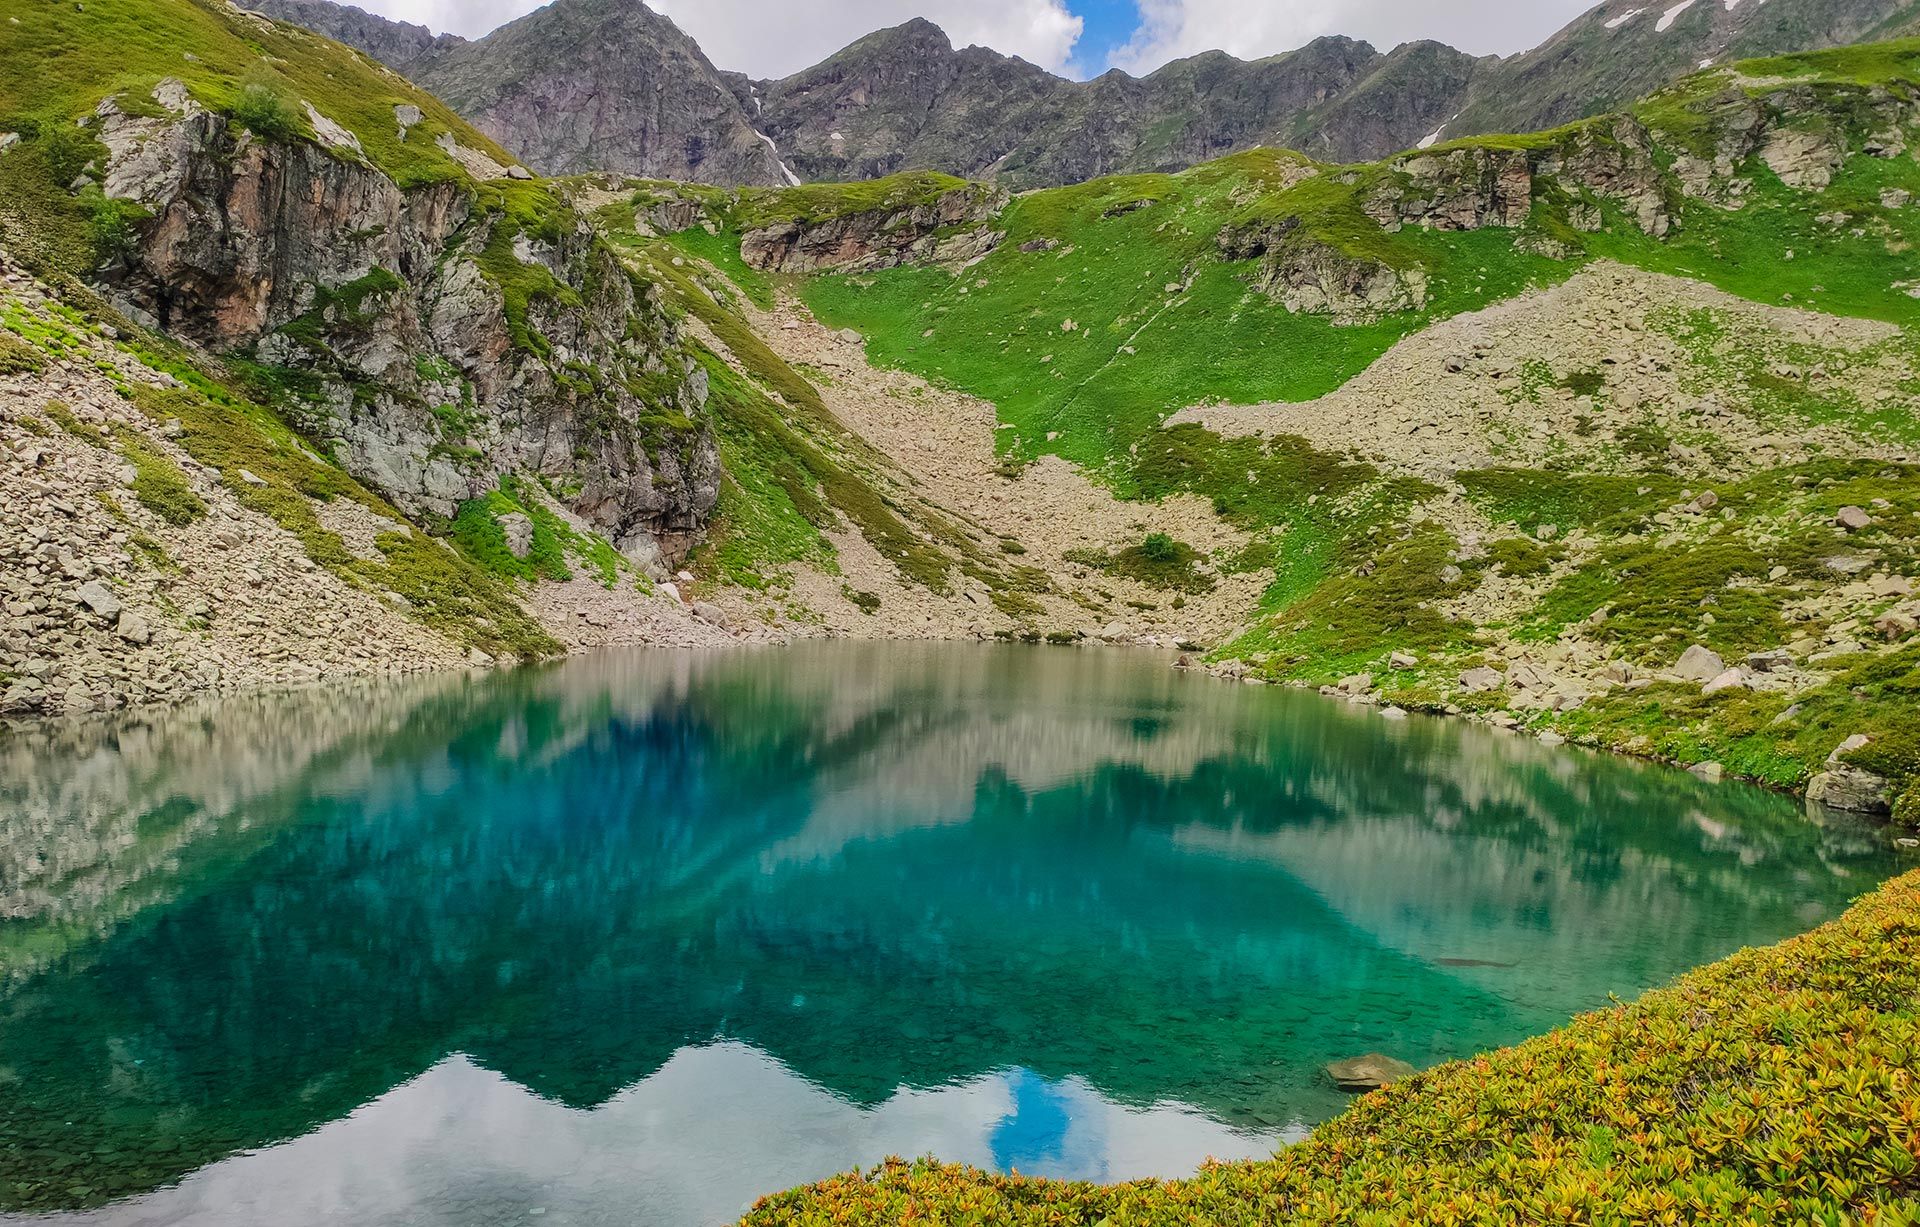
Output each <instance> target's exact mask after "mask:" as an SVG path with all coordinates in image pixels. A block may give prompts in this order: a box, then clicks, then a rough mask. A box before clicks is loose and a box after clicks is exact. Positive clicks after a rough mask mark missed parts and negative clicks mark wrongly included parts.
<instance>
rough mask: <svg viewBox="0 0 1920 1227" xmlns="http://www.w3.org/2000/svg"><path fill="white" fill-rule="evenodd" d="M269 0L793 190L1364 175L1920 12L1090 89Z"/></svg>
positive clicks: (898, 34)
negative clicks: (1375, 162) (414, 26)
mask: <svg viewBox="0 0 1920 1227" xmlns="http://www.w3.org/2000/svg"><path fill="white" fill-rule="evenodd" d="M275 2H276V3H283V4H297V5H298V6H299V12H298V13H296V12H295V11H294V10H293V9H276V10H274V11H275V12H276V13H277V14H281V15H285V16H287V17H288V18H289V19H293V20H301V19H302V18H301V16H300V14H302V13H305V14H311V21H312V23H313V24H314V25H315V28H319V29H322V30H323V31H324V32H326V33H329V34H334V35H336V36H338V37H341V38H342V39H343V41H346V42H348V43H351V44H352V45H355V46H358V47H361V48H362V49H364V50H366V51H368V52H369V53H370V54H373V55H375V56H376V57H379V58H382V59H385V60H386V62H388V63H389V64H392V65H393V66H395V67H396V68H401V69H402V70H403V71H407V72H410V73H412V74H413V75H414V76H415V77H416V79H417V80H419V81H420V82H421V83H422V84H424V85H425V86H426V87H427V88H429V89H431V90H433V91H434V92H435V93H437V94H439V95H440V96H441V97H443V98H445V99H446V100H448V101H449V102H450V103H452V104H453V105H454V107H455V109H456V110H459V111H460V112H461V113H462V114H464V115H466V116H467V117H468V118H469V119H472V120H473V121H474V122H475V123H476V124H478V125H479V126H480V127H481V128H482V129H483V130H484V131H486V132H487V133H488V134H489V135H491V136H493V137H495V138H496V139H497V140H499V141H500V142H501V144H503V145H504V146H506V147H507V148H508V149H511V150H512V151H513V152H514V153H515V154H517V155H519V156H521V157H523V158H525V159H526V160H527V161H528V163H529V164H530V165H532V166H535V167H536V168H538V169H541V170H543V171H545V172H548V173H555V174H561V173H574V172H579V171H586V170H610V171H615V172H619V173H622V174H631V175H640V176H646V177H655V178H675V179H686V180H695V181H700V182H707V183H716V184H722V185H778V184H781V183H783V182H786V181H787V177H788V176H789V175H797V176H798V177H800V178H802V179H805V180H808V181H828V182H842V181H847V180H858V179H871V178H880V177H884V176H887V175H891V174H894V173H896V172H900V171H908V170H933V171H940V172H943V173H947V174H953V175H959V176H963V177H969V178H987V179H993V180H995V181H996V182H999V183H1002V184H1005V185H1007V186H1009V187H1012V188H1016V189H1023V188H1031V187H1038V186H1046V185H1051V184H1063V183H1078V182H1082V181H1084V180H1087V179H1092V178H1097V177H1099V176H1102V175H1109V174H1122V173H1131V172H1156V171H1172V170H1179V169H1182V168H1184V167H1188V166H1193V165H1196V164H1199V163H1201V162H1205V161H1208V160H1211V159H1213V158H1218V157H1220V156H1222V155H1225V154H1230V153H1234V152H1238V151H1242V150H1247V149H1252V148H1256V147H1260V146H1267V147H1275V148H1285V149H1296V150H1300V151H1303V152H1305V153H1307V154H1308V155H1310V156H1312V157H1314V158H1317V159H1320V160H1322V161H1338V162H1364V161H1368V160H1371V159H1375V158H1380V157H1384V156H1386V155H1387V154H1390V153H1393V152H1395V151H1398V150H1402V149H1408V148H1412V147H1414V146H1415V145H1418V144H1421V143H1422V142H1427V143H1432V142H1435V141H1439V140H1442V139H1447V138H1452V137H1460V136H1468V135H1474V134H1478V133H1486V132H1527V131H1534V130H1538V129H1543V128H1548V127H1552V126H1555V125H1557V124H1561V123H1565V122H1568V121H1570V120H1574V119H1579V118H1583V117H1587V116H1591V115H1595V114H1599V113H1601V112H1604V111H1607V110H1609V109H1612V108H1614V107H1618V106H1620V105H1622V104H1624V103H1627V102H1630V101H1631V100H1633V99H1635V98H1637V97H1639V96H1641V95H1642V94H1645V93H1647V92H1649V91H1651V90H1654V89H1657V88H1659V87H1660V86H1662V85H1664V84H1666V83H1668V82H1670V81H1672V80H1674V79H1676V78H1678V77H1680V76H1683V75H1685V74H1686V73H1688V72H1691V71H1694V70H1695V69H1697V68H1699V67H1700V66H1702V65H1703V64H1706V63H1712V62H1721V61H1725V60H1729V59H1734V58H1747V57H1754V56H1764V55H1774V54H1780V53H1783V52H1793V51H1805V50H1812V49H1817V48H1822V47H1832V46H1839V45H1845V44H1850V43H1855V42H1859V41H1861V40H1863V39H1867V38H1870V37H1889V36H1890V35H1891V34H1892V33H1893V32H1895V31H1897V30H1898V29H1899V28H1901V26H1902V23H1905V22H1910V21H1912V20H1914V19H1915V16H1916V6H1915V4H1914V2H1913V0H1745V2H1744V3H1743V2H1741V0H1735V2H1734V3H1731V4H1729V3H1726V0H1692V2H1684V0H1683V2H1678V3H1671V4H1666V3H1647V2H1646V0H1606V3H1603V4H1601V5H1599V6H1597V7H1596V8H1594V9H1593V10H1591V11H1590V12H1588V13H1586V14H1584V15H1583V16H1581V17H1580V18H1579V19H1577V20H1576V21H1574V22H1573V23H1572V24H1571V25H1569V26H1568V27H1567V28H1566V29H1565V30H1562V31H1561V32H1560V33H1558V34H1556V35H1555V36H1554V37H1553V38H1552V39H1550V40H1548V41H1547V42H1546V43H1545V44H1543V45H1542V46H1540V47H1539V48H1537V49H1535V50H1533V51H1530V52H1527V53H1525V54H1523V55H1518V56H1514V57H1511V58H1509V59H1506V60H1499V59H1491V58H1488V59H1479V58H1475V57H1473V56H1469V55H1466V54H1464V53H1462V52H1459V51H1456V50H1454V49H1452V48H1450V47H1446V46H1443V45H1441V44H1438V43H1430V42H1423V43H1409V44H1406V45H1404V46H1401V47H1398V48H1395V49H1393V50H1392V51H1388V52H1382V51H1380V50H1378V49H1376V48H1374V47H1372V46H1370V45H1368V44H1366V43H1363V42H1357V41H1355V40H1353V39H1347V38H1322V39H1318V40H1315V41H1314V42H1313V43H1311V44H1309V45H1307V46H1306V47H1303V48H1300V49H1298V50H1295V51H1289V52H1285V53H1283V54H1279V55H1275V56H1272V57H1270V58H1267V59H1262V60H1256V61H1253V62H1246V61H1242V60H1238V59H1235V58H1233V57H1232V56H1228V55H1225V54H1222V53H1218V52H1215V53H1210V54H1207V55H1201V56H1196V57H1194V58H1192V59H1188V60H1181V61H1178V62H1175V63H1173V64H1169V65H1167V66H1166V67H1164V68H1162V69H1160V70H1158V71H1157V72H1154V73H1152V74H1150V75H1148V76H1146V77H1143V78H1135V77H1132V76H1129V75H1127V74H1125V73H1121V72H1110V73H1107V74H1106V75H1104V76H1102V77H1100V78H1099V79H1097V80H1094V81H1087V82H1079V81H1069V80H1066V79H1064V78H1061V77H1056V76H1054V75H1052V74H1050V73H1048V72H1046V71H1045V70H1043V69H1040V68H1037V67H1035V66H1034V65H1032V64H1028V63H1026V62H1025V61H1023V60H1020V59H1017V58H1014V57H1009V56H1005V55H1001V54H999V53H998V52H995V51H991V50H989V49H986V48H982V47H968V48H964V49H955V48H954V46H953V45H952V43H951V42H950V41H949V40H948V38H947V36H946V35H945V34H944V33H943V32H942V31H941V30H940V29H939V28H938V27H936V26H934V25H932V24H931V23H929V22H927V21H924V20H915V21H911V22H908V23H907V24H905V25H902V26H899V27H896V28H893V29H888V30H882V31H879V32H877V33H874V34H872V35H869V36H868V37H866V38H863V39H861V40H859V41H858V42H856V43H854V44H853V45H852V46H849V47H848V48H846V49H845V50H843V51H841V52H839V53H838V54H836V55H834V56H832V57H830V58H829V59H827V60H826V61H825V62H823V63H821V64H818V65H816V66H814V67H812V68H809V69H807V70H805V71H803V72H799V73H796V74H794V75H793V76H791V77H788V78H786V79H784V80H780V81H749V80H747V79H746V78H744V77H741V76H738V75H737V74H725V73H716V72H715V71H714V69H713V66H712V65H710V64H709V63H707V61H706V59H705V57H704V56H703V55H701V54H700V51H699V49H698V48H697V47H696V46H694V45H693V43H692V41H691V40H689V39H687V38H686V37H685V36H684V35H683V34H681V33H680V32H679V31H678V30H677V29H675V28H674V27H673V25H672V23H671V22H669V21H667V20H666V19H665V18H662V17H659V16H657V15H655V14H653V13H652V12H651V11H649V10H648V9H646V7H645V6H644V5H643V4H639V3H634V4H618V5H615V4H611V3H607V2H605V0H560V2H559V3H556V4H553V5H550V6H548V7H547V8H545V9H542V10H540V11H539V12H536V13H534V14H532V15H530V16H528V17H525V18H522V19H521V20H520V21H517V22H515V23H513V24H512V25H510V26H507V27H504V28H503V29H502V30H501V31H499V32H497V33H496V34H494V35H491V36H489V37H488V38H485V39H481V40H480V41H479V42H477V43H474V44H472V45H469V46H461V47H457V48H453V49H451V50H446V51H434V52H432V53H430V54H426V55H425V56H424V57H423V56H422V55H421V53H420V52H419V50H418V47H419V40H418V36H417V33H416V32H415V31H413V30H409V29H406V28H403V27H398V26H395V27H393V28H392V29H381V28H380V23H379V21H378V19H368V18H366V17H365V15H364V14H360V13H359V12H358V10H346V11H344V12H339V11H335V12H332V13H329V10H330V9H332V8H333V6H331V5H330V4H328V2H327V0H275ZM370 23H371V24H370ZM729 100H730V101H729ZM782 159H784V164H783V162H782Z"/></svg>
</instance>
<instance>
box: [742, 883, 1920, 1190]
mask: <svg viewBox="0 0 1920 1227" xmlns="http://www.w3.org/2000/svg"><path fill="white" fill-rule="evenodd" d="M1917 1220H1920V875H1909V876H1908V877H1906V878H1902V879H1900V880H1898V881H1895V882H1893V883H1891V884H1889V885H1888V886H1886V887H1884V888H1883V889H1882V890H1880V891H1879V892H1878V893H1876V894H1873V895H1870V896H1868V897H1867V898H1866V899H1864V900H1862V901H1861V902H1860V903H1859V904H1858V905H1857V906H1856V907H1855V908H1854V909H1853V910H1852V911H1850V912H1849V913H1847V915H1845V916H1844V917H1842V918H1841V919H1840V920H1838V921H1835V922H1834V923H1832V924H1830V925H1828V926H1826V927H1825V928H1822V929H1819V930H1816V931H1815V932H1813V933H1810V934H1808V935H1807V936H1805V937H1801V938H1797V939H1795V940H1793V941H1790V942H1787V943H1785V944H1784V945H1781V946H1777V947H1774V948H1771V949H1766V950H1751V951H1746V952H1744V953H1741V954H1738V955H1735V956H1734V957H1732V958H1730V959H1728V960H1726V961H1725V962H1723V963H1719V964H1716V965H1714V966H1712V967H1708V968H1705V969H1703V970H1701V971H1698V972H1695V973H1693V974H1691V975H1689V976H1687V977H1686V978H1684V979H1682V980H1681V981H1679V982H1678V983H1677V984H1675V985H1673V986H1672V987H1671V988H1666V989H1661V990H1657V991H1655V992H1651V993H1648V994H1647V995H1646V996H1645V997H1643V998H1641V999H1640V1000H1639V1001H1638V1002H1636V1003H1634V1004H1632V1005H1621V1006H1616V1007H1614V1008H1613V1009H1610V1010H1606V1011H1603V1012H1600V1013H1597V1014H1590V1015H1586V1016H1584V1017H1582V1018H1579V1019H1576V1020H1575V1021H1574V1022H1573V1023H1572V1024H1571V1025H1569V1026H1567V1027H1564V1028H1562V1029H1561V1030H1559V1031H1555V1032H1553V1033H1551V1034H1549V1035H1546V1036H1542V1037H1541V1038H1539V1039H1536V1040H1532V1041H1529V1042H1528V1043H1525V1044H1522V1045H1520V1046H1519V1047H1516V1048H1511V1049H1507V1050H1505V1051H1502V1052H1497V1053H1492V1054H1490V1055H1487V1056H1483V1057H1479V1058H1476V1059H1475V1060H1472V1061H1465V1062H1459V1063H1455V1064H1452V1065H1445V1066H1442V1067H1440V1068H1438V1069H1435V1070H1432V1071H1430V1072H1428V1073H1426V1074H1423V1075H1421V1076H1419V1077H1417V1078H1414V1079H1411V1080H1409V1081H1407V1082H1404V1083H1401V1084H1398V1085H1396V1086H1393V1087H1390V1088H1388V1089H1387V1090H1384V1091H1380V1092H1377V1093H1375V1094H1373V1095H1370V1096H1368V1097H1367V1098H1365V1099H1363V1100H1361V1101H1360V1102H1359V1103H1358V1104H1356V1105H1355V1106H1354V1107H1353V1109H1352V1110H1350V1111H1349V1112H1348V1113H1347V1114H1346V1115H1345V1116H1343V1117H1341V1118H1339V1119H1338V1120H1335V1121H1333V1122H1331V1123H1330V1124H1327V1125H1324V1126H1322V1127H1321V1128H1320V1129H1319V1130H1318V1131H1317V1132H1315V1133H1314V1135H1313V1136H1312V1137H1311V1138H1309V1139H1308V1140H1307V1141H1305V1142H1303V1143H1301V1144H1299V1145H1297V1146H1293V1147H1290V1148H1288V1149H1287V1150H1285V1151H1282V1152H1281V1153H1280V1155H1279V1156H1278V1157H1277V1158H1275V1159H1272V1160H1269V1161H1265V1162H1254V1163H1233V1164H1224V1165H1215V1166H1210V1167H1208V1168H1205V1169H1204V1170H1202V1171H1201V1173H1200V1174H1199V1175H1198V1176H1196V1177H1194V1178H1193V1179H1191V1180H1176V1181H1166V1182H1159V1181H1144V1182H1140V1183H1135V1184H1127V1185H1119V1186H1115V1187H1111V1188H1101V1187H1096V1186H1092V1185H1085V1184H1062V1183H1055V1182H1052V1181H1046V1180H1034V1179H1029V1178H1024V1177H1020V1176H1004V1177H1003V1176H992V1175H987V1174H985V1173H981V1172H978V1171H972V1170H968V1169H964V1168H957V1167H943V1166H939V1165H937V1164H934V1163H931V1162H927V1163H916V1164H907V1163H902V1162H898V1161H895V1162H891V1163H888V1164H886V1165H884V1166H882V1167H880V1168H877V1169H875V1170H873V1171H871V1172H864V1173H855V1174H852V1175H848V1176H843V1177H841V1178H839V1179H836V1180H831V1181H827V1182H825V1183H823V1184H820V1185H817V1186H815V1187H813V1188H809V1189H802V1190H798V1191H796V1192H792V1193H786V1194H782V1195H780V1196H777V1197H771V1198H768V1199H766V1200H765V1201H763V1202H762V1203H761V1204H760V1205H759V1206H758V1207H757V1208H756V1209H755V1210H754V1212H753V1213H752V1214H751V1215H749V1216H748V1218H747V1219H746V1222H747V1223H749V1224H754V1225H755V1227H810V1225H813V1224H820V1225H825V1224H852V1223H876V1224H877V1223H912V1222H927V1223H953V1224H969V1223H978V1224H985V1223H994V1224H1025V1223H1030V1224H1046V1225H1047V1227H1069V1225H1074V1224H1083V1225H1085V1227H1096V1225H1099V1224H1107V1225H1109V1227H1120V1225H1122V1224H1142V1225H1144V1224H1168V1223H1193V1224H1200V1223H1207V1224H1226V1223H1288V1224H1303V1225H1304V1224H1318V1223H1329V1224H1330V1223H1353V1224H1389V1223H1458V1224H1467V1223H1474V1224H1488V1225H1492V1224H1501V1225H1505V1224H1511V1223H1594V1224H1615V1223H1618V1224H1626V1223H1703V1222H1711V1223H1751V1224H1775V1223H1782V1224H1784V1223H1821V1224H1839V1223H1849V1222H1850V1223H1860V1224H1887V1225H1891V1224H1907V1223H1912V1222H1915V1221H1917Z"/></svg>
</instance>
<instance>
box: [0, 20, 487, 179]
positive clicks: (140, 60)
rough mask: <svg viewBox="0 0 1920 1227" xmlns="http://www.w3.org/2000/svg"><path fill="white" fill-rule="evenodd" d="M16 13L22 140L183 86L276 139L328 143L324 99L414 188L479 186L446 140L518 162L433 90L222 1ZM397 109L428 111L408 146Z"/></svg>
mask: <svg viewBox="0 0 1920 1227" xmlns="http://www.w3.org/2000/svg"><path fill="white" fill-rule="evenodd" d="M8 18H9V20H7V21H5V22H0V66H4V67H3V68H0V131H13V132H18V133H20V134H21V135H23V136H25V137H27V138H28V139H27V141H26V142H25V144H26V145H27V146H32V145H34V144H36V143H39V142H42V141H48V140H52V139H54V137H53V136H52V134H53V133H57V132H59V131H60V130H61V129H63V128H67V127H71V126H72V125H73V123H74V121H76V120H79V119H82V118H83V117H85V116H87V115H89V114H91V113H92V112H93V110H94V108H95V107H97V106H98V105H99V104H100V103H101V102H103V101H105V100H107V99H109V98H111V99H116V100H120V101H121V104H122V105H123V107H124V109H126V110H128V111H129V112H131V113H134V114H150V113H155V112H156V107H155V104H154V102H153V100H152V98H151V94H152V91H153V88H154V86H156V85H157V84H159V83H160V82H161V81H162V80H165V79H167V78H173V79H175V80H178V81H180V82H181V83H182V84H184V85H185V86H186V88H187V90H188V92H189V94H191V95H192V97H193V98H194V100H195V101H196V102H198V103H199V104H200V105H201V106H204V107H206V108H207V109H208V110H212V111H220V112H224V113H227V114H230V115H233V116H234V117H235V118H236V120H237V121H238V122H240V123H241V124H242V125H243V126H246V127H248V128H250V129H254V130H257V131H258V134H259V135H261V136H265V137H268V138H270V139H279V140H288V139H306V140H315V141H317V140H318V134H317V133H316V132H315V129H314V125H313V123H312V122H311V120H310V119H309V118H308V116H307V114H306V112H305V108H304V106H303V105H302V104H303V103H311V104H312V105H313V106H314V108H315V109H316V110H318V111H319V112H320V113H321V115H323V116H324V117H326V118H327V119H330V120H332V121H333V122H334V123H337V124H339V125H340V126H341V127H343V128H345V129H346V130H347V131H348V132H351V133H352V134H353V136H354V137H355V138H356V139H357V140H358V141H359V144H360V148H361V150H362V151H363V154H362V155H358V156H364V157H365V159H366V160H367V161H368V162H370V163H371V164H372V165H374V166H377V167H379V168H380V169H381V170H382V171H384V172H386V173H387V174H388V175H389V176H390V177H391V178H393V179H394V180H395V181H396V182H398V183H400V184H401V185H402V186H414V185H418V184H423V183H428V182H440V181H452V180H461V179H465V178H467V173H466V172H465V171H464V170H463V169H462V167H461V166H460V164H459V163H458V162H457V161H455V160H454V159H453V158H452V157H450V156H449V155H448V154H447V153H446V152H445V151H444V150H442V149H440V148H439V147H438V146H437V145H436V144H435V140H436V138H438V137H441V136H445V135H451V136H452V137H453V138H454V139H455V140H457V141H458V142H459V143H460V144H462V145H464V146H466V147H467V148H469V149H475V150H480V151H482V152H485V153H487V154H488V155H489V156H491V157H493V158H494V159H496V160H497V161H499V162H501V163H503V164H508V165H511V164H512V159H511V158H510V157H509V156H508V155H507V154H505V153H504V152H503V151H501V150H500V148H499V147H498V146H497V145H495V144H493V142H491V141H489V140H488V139H487V138H485V137H484V136H481V135H480V134H479V133H478V132H476V131H475V130H474V129H473V128H472V127H470V126H469V125H468V124H467V123H466V122H465V121H464V120H462V119H460V118H459V117H458V116H456V115H455V114H454V113H453V112H452V111H450V110H448V109H447V107H446V106H445V105H443V104H442V103H440V102H439V101H438V100H437V99H435V98H434V97H433V96H432V95H430V94H428V93H426V92H425V91H424V90H420V89H418V88H416V87H414V86H413V85H411V84H409V83H408V82H407V81H406V80H404V79H403V78H401V77H400V76H399V75H398V74H396V73H394V72H392V71H390V70H388V69H387V68H385V67H383V66H381V65H379V64H377V63H376V62H374V61H373V60H371V59H369V58H368V57H366V56H364V55H362V54H360V53H359V52H357V51H353V50H350V49H349V48H346V47H343V46H341V45H340V44H338V43H335V42H332V41H330V40H328V39H325V38H322V37H320V36H319V35H317V34H313V33H310V32H308V31H306V30H302V29H299V28H297V27H294V26H288V25H282V24H279V23H276V22H273V21H269V20H268V19H266V18H264V17H261V16H258V15H256V14H252V13H246V12H243V11H241V10H240V9H238V8H236V7H234V6H231V5H227V4H224V3H217V2H215V0H92V2H90V3H87V4H84V5H64V4H54V3H49V2H46V0H27V2H25V3H21V4H18V5H12V6H9V10H8ZM398 105H405V106H413V107H418V108H419V109H420V111H421V112H422V115H423V118H422V121H421V122H420V123H418V124H415V125H413V126H412V127H410V128H408V129H407V130H406V134H405V136H404V138H403V137H402V135H401V132H400V127H399V124H398V123H397V122H396V118H395V115H394V107H395V106H398ZM335 148H336V153H338V154H339V156H343V157H353V156H356V155H355V154H353V153H352V151H351V150H348V149H342V148H339V147H335Z"/></svg>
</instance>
